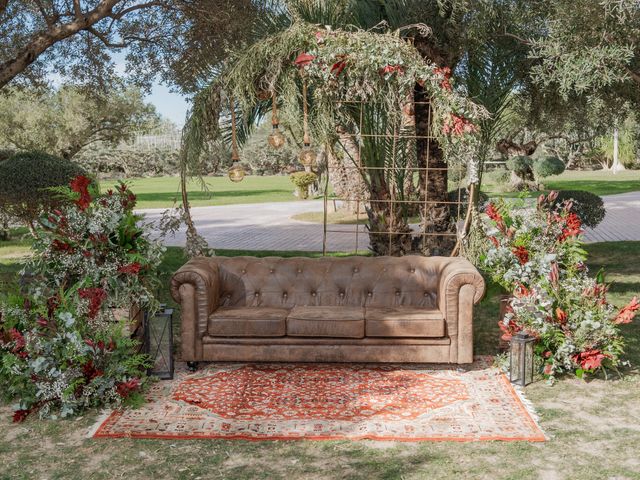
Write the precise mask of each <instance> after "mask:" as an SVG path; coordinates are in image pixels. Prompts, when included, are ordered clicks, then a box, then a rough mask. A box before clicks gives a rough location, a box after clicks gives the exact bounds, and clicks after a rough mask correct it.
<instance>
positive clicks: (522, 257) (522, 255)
mask: <svg viewBox="0 0 640 480" xmlns="http://www.w3.org/2000/svg"><path fill="white" fill-rule="evenodd" d="M512 252H513V254H514V255H515V256H516V257H517V258H518V261H519V262H520V265H524V264H525V263H527V262H528V261H529V252H528V251H527V249H526V248H524V247H522V246H520V247H515V248H514V249H513V250H512Z"/></svg>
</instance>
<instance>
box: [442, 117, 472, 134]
mask: <svg viewBox="0 0 640 480" xmlns="http://www.w3.org/2000/svg"><path fill="white" fill-rule="evenodd" d="M477 130H478V127H476V126H475V125H474V124H473V123H471V122H470V121H469V120H467V119H466V118H464V117H462V116H459V115H456V114H455V113H452V114H451V117H450V118H449V120H447V121H446V123H445V124H444V125H443V126H442V133H443V134H445V135H449V134H454V135H462V134H463V133H474V132H476V131H477Z"/></svg>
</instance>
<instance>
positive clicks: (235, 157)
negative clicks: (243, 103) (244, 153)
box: [229, 96, 240, 163]
mask: <svg viewBox="0 0 640 480" xmlns="http://www.w3.org/2000/svg"><path fill="white" fill-rule="evenodd" d="M229 104H230V108H231V161H232V162H233V163H235V162H239V161H240V154H239V153H238V141H237V138H236V135H237V133H236V109H235V105H234V101H233V96H231V97H230V98H229Z"/></svg>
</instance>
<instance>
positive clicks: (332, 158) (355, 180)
mask: <svg viewBox="0 0 640 480" xmlns="http://www.w3.org/2000/svg"><path fill="white" fill-rule="evenodd" d="M338 135H339V138H340V143H341V144H342V146H343V147H344V149H345V150H346V151H347V152H346V153H345V154H344V155H343V156H342V158H340V156H338V155H336V152H335V151H333V150H332V149H329V148H327V149H326V151H327V173H328V175H329V183H330V184H331V186H332V187H333V191H334V193H335V194H336V197H338V198H339V199H344V200H343V203H342V208H343V209H345V210H347V211H349V212H352V213H358V212H357V210H358V208H360V209H361V211H362V210H363V209H364V206H365V204H366V202H367V201H368V199H369V195H368V193H367V186H366V185H365V183H364V180H363V178H362V174H361V173H360V172H359V171H358V170H356V169H355V168H353V167H355V166H357V165H359V164H360V152H359V149H358V145H357V143H356V141H355V140H354V138H353V136H352V135H350V134H348V133H347V132H345V131H344V130H342V129H339V130H338ZM358 200H359V202H358Z"/></svg>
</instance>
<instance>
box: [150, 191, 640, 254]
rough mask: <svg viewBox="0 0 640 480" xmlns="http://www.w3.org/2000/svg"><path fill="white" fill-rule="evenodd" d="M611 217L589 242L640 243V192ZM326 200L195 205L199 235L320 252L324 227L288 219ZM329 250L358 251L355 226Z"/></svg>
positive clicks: (610, 200) (215, 243) (618, 198)
mask: <svg viewBox="0 0 640 480" xmlns="http://www.w3.org/2000/svg"><path fill="white" fill-rule="evenodd" d="M603 199H604V202H605V207H606V209H607V215H606V217H605V219H604V220H603V221H602V223H600V225H598V227H596V228H595V229H588V230H587V231H586V233H585V241H587V242H604V241H621V240H640V192H631V193H623V194H619V195H608V196H605V197H603ZM322 208H323V207H322V201H320V200H309V201H298V202H278V203H260V204H250V205H225V206H217V207H194V208H192V215H193V219H194V221H195V224H196V227H197V228H198V232H199V233H200V235H202V236H203V237H204V238H206V240H207V242H209V245H210V246H211V247H212V248H220V249H237V250H300V251H317V252H319V251H322V229H323V226H322V224H318V223H309V222H300V221H297V220H292V219H291V218H290V217H291V216H292V215H296V214H298V213H304V212H312V211H318V212H321V211H322ZM163 211H164V209H150V210H142V211H141V212H140V213H144V214H145V218H146V220H147V221H157V220H158V218H159V216H160V215H161V213H162V212H163ZM328 228H329V229H330V230H331V231H330V232H328V234H327V250H328V251H342V252H352V251H354V250H355V249H356V237H355V229H356V226H355V225H329V226H328ZM358 232H359V233H358V249H359V250H367V249H368V245H369V240H368V236H367V234H366V231H365V228H364V226H363V225H360V226H359V227H358ZM165 244H166V245H172V246H184V244H185V233H184V231H181V232H179V233H178V234H177V235H175V236H172V237H167V238H166V239H165Z"/></svg>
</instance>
